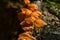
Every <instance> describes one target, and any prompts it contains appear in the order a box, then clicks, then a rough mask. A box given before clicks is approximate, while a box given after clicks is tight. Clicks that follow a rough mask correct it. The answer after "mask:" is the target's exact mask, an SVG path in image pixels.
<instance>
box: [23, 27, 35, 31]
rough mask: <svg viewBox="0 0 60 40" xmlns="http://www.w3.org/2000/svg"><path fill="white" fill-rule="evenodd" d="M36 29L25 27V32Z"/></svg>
mask: <svg viewBox="0 0 60 40" xmlns="http://www.w3.org/2000/svg"><path fill="white" fill-rule="evenodd" d="M33 29H34V27H33V26H29V27H23V30H24V31H32V30H33Z"/></svg>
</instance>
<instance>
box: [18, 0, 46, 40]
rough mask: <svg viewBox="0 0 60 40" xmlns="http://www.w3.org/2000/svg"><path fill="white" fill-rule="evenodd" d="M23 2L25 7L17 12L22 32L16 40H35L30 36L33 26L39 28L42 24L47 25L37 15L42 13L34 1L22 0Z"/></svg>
mask: <svg viewBox="0 0 60 40" xmlns="http://www.w3.org/2000/svg"><path fill="white" fill-rule="evenodd" d="M24 4H25V5H27V6H28V7H27V8H22V9H21V10H22V12H20V13H18V19H19V21H20V25H21V27H22V29H23V30H24V31H25V32H24V33H22V34H20V35H19V38H18V40H36V38H34V37H33V36H32V31H33V29H34V27H36V28H39V29H41V28H42V27H43V26H44V25H47V23H45V22H44V21H43V20H42V19H40V18H39V17H40V16H41V15H42V13H41V12H40V11H38V6H37V5H36V4H34V3H30V0H24Z"/></svg>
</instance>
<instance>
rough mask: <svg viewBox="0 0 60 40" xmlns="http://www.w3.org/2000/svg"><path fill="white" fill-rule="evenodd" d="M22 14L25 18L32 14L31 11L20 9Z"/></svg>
mask: <svg viewBox="0 0 60 40" xmlns="http://www.w3.org/2000/svg"><path fill="white" fill-rule="evenodd" d="M22 13H23V14H25V15H26V16H30V14H31V13H32V11H31V10H29V9H26V8H22Z"/></svg>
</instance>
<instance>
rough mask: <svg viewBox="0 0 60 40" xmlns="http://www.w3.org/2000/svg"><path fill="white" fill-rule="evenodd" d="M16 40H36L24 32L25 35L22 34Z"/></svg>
mask: <svg viewBox="0 0 60 40" xmlns="http://www.w3.org/2000/svg"><path fill="white" fill-rule="evenodd" d="M29 33H30V32H29ZM18 40H36V39H35V38H34V37H33V36H32V35H30V34H28V33H27V32H25V33H22V34H20V35H19V38H18Z"/></svg>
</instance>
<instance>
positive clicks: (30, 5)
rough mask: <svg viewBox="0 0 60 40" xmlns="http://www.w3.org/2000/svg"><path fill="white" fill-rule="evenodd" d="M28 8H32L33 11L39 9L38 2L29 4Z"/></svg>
mask: <svg viewBox="0 0 60 40" xmlns="http://www.w3.org/2000/svg"><path fill="white" fill-rule="evenodd" d="M28 8H29V9H30V10H32V11H34V10H37V9H38V6H37V5H36V4H33V3H32V4H29V5H28Z"/></svg>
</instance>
